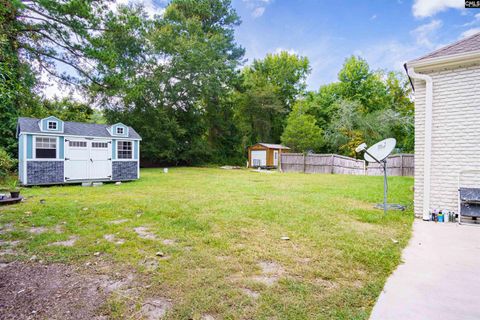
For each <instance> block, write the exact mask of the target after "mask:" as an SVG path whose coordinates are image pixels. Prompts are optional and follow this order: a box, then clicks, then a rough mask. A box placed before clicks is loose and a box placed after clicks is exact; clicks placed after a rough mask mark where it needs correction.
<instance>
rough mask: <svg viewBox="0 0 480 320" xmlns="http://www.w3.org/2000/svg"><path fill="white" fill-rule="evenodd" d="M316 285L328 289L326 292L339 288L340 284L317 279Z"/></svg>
mask: <svg viewBox="0 0 480 320" xmlns="http://www.w3.org/2000/svg"><path fill="white" fill-rule="evenodd" d="M314 283H315V284H316V285H318V286H320V287H322V288H323V289H326V290H331V289H335V288H337V287H338V284H337V283H336V282H333V281H330V280H326V279H322V278H316V279H315V280H314Z"/></svg>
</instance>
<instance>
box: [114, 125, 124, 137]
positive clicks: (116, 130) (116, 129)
mask: <svg viewBox="0 0 480 320" xmlns="http://www.w3.org/2000/svg"><path fill="white" fill-rule="evenodd" d="M119 129H121V130H122V132H118V130H119ZM115 133H116V134H120V135H124V134H125V128H124V127H116V128H115Z"/></svg>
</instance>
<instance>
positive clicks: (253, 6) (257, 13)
mask: <svg viewBox="0 0 480 320" xmlns="http://www.w3.org/2000/svg"><path fill="white" fill-rule="evenodd" d="M272 2H273V0H243V3H245V5H246V6H247V8H249V9H250V10H252V17H253V18H260V17H261V16H263V14H264V13H265V10H266V9H267V6H268V5H269V4H271V3H272Z"/></svg>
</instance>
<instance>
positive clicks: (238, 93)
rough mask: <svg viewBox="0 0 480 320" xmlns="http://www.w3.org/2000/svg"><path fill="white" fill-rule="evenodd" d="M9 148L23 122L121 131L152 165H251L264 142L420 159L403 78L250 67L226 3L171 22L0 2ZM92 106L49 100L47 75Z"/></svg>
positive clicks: (0, 82)
mask: <svg viewBox="0 0 480 320" xmlns="http://www.w3.org/2000/svg"><path fill="white" fill-rule="evenodd" d="M0 4H1V6H0V31H1V33H0V48H1V50H0V146H1V147H2V148H3V149H5V150H6V151H7V152H9V153H10V154H12V155H13V156H15V155H16V139H15V126H16V120H17V118H18V117H19V116H31V117H44V116H46V115H55V116H58V117H59V118H61V119H63V120H70V121H87V122H96V123H98V122H106V123H115V122H122V123H124V124H127V125H130V126H132V127H134V128H135V130H136V131H138V133H139V134H140V135H141V136H142V138H143V142H142V148H141V158H142V161H143V162H144V163H152V164H167V163H168V164H186V165H192V164H201V163H239V164H240V163H243V162H244V161H245V160H244V159H245V155H246V148H247V146H249V145H252V144H254V143H256V142H270V143H284V144H286V145H288V146H290V147H291V148H292V149H293V150H294V151H299V152H308V151H314V152H335V153H340V154H345V155H355V154H354V148H355V147H356V145H357V144H359V143H360V142H363V141H365V142H367V143H372V142H374V141H376V140H379V139H381V138H385V137H387V136H388V137H390V136H392V137H395V138H397V141H398V146H399V148H400V149H401V150H402V151H404V152H409V151H412V150H413V134H414V132H413V104H412V101H411V99H410V87H409V84H408V81H407V79H406V78H405V76H403V75H402V74H399V73H395V72H385V71H381V70H372V69H371V68H370V67H369V65H368V63H367V62H366V61H365V60H364V59H362V58H361V57H355V56H352V57H349V58H347V59H346V60H345V63H344V65H343V67H342V69H341V70H340V71H339V73H338V81H336V82H333V83H330V84H327V85H323V86H321V87H320V88H319V90H318V91H307V90H306V87H307V86H306V80H307V77H308V75H309V74H310V72H311V66H310V63H309V60H308V58H307V57H303V56H300V55H297V54H291V53H288V52H279V53H272V54H268V55H267V56H266V57H265V58H263V59H257V60H254V61H253V62H252V63H251V64H248V65H246V63H245V61H244V52H245V50H244V48H242V47H241V46H240V45H239V44H238V43H237V42H236V41H235V37H234V28H235V27H236V26H238V25H239V24H240V23H241V20H240V17H239V16H238V15H237V14H236V12H235V10H234V9H233V8H232V6H231V3H230V1H229V0H195V1H194V0H172V1H171V2H170V3H169V5H168V6H167V7H166V8H165V11H164V13H163V14H162V15H156V16H154V17H151V16H149V15H148V14H147V13H146V12H145V10H144V8H143V7H142V6H141V5H138V4H137V5H135V4H131V5H120V6H117V7H115V8H113V7H112V5H111V2H107V1H99V0H66V1H58V0H42V1H38V0H30V1H20V0H0ZM40 74H43V75H46V76H48V77H49V78H52V79H56V80H57V81H59V82H60V83H62V84H63V85H65V88H68V87H71V86H74V87H75V88H76V89H77V91H78V92H81V94H82V96H83V98H84V101H83V102H77V101H74V100H72V99H70V98H64V99H46V98H44V97H43V96H42V94H41V90H42V88H43V87H44V86H46V85H47V84H46V83H44V82H45V79H44V77H40Z"/></svg>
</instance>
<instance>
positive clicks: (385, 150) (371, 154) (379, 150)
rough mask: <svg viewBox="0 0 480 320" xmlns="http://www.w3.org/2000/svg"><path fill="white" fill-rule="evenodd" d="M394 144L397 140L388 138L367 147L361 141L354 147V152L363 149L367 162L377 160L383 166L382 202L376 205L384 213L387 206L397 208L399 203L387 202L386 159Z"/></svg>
mask: <svg viewBox="0 0 480 320" xmlns="http://www.w3.org/2000/svg"><path fill="white" fill-rule="evenodd" d="M396 144H397V140H395V139H394V138H388V139H385V140H382V141H380V142H377V143H375V144H374V145H373V146H371V147H370V148H368V149H367V144H366V143H362V144H361V145H359V146H358V147H357V148H356V149H355V151H356V152H362V151H365V154H364V155H363V157H364V159H365V160H366V161H367V162H378V163H379V164H381V165H382V167H383V204H381V205H378V206H377V208H380V209H383V212H384V214H387V208H388V207H390V208H397V206H399V205H389V204H387V192H388V184H387V160H386V159H387V157H388V156H389V155H390V153H392V151H393V149H394V148H395V145H396ZM399 207H401V206H399ZM400 210H403V209H401V208H400Z"/></svg>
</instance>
